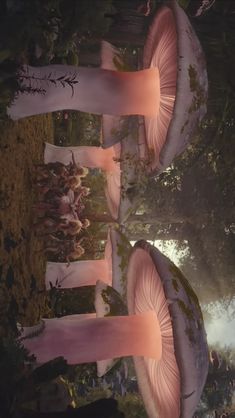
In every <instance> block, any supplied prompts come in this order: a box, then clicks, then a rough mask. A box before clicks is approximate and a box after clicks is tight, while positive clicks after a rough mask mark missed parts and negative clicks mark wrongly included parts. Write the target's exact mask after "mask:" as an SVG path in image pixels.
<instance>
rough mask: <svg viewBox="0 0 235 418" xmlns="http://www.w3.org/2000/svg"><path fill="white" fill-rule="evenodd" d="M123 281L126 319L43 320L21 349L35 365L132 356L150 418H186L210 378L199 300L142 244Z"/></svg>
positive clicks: (168, 264)
mask: <svg viewBox="0 0 235 418" xmlns="http://www.w3.org/2000/svg"><path fill="white" fill-rule="evenodd" d="M127 280H128V292H127V299H128V311H129V316H118V317H105V318H96V319H87V320H86V319H85V320H81V321H79V322H78V321H75V320H69V319H57V320H56V319H48V320H45V329H44V330H43V332H42V333H41V334H40V335H38V336H37V337H35V338H32V339H25V340H24V345H25V346H26V348H28V349H29V350H30V351H31V352H32V353H34V354H35V355H36V357H37V360H38V362H40V363H41V362H45V361H48V360H50V359H52V358H54V357H56V356H64V357H65V358H66V359H67V361H68V362H69V363H74V364H77V363H86V362H94V361H97V360H103V359H107V358H115V357H120V356H128V355H132V356H134V361H135V367H136V373H137V379H138V383H139V388H140V391H141V393H142V396H143V400H144V403H145V406H146V410H147V412H148V415H149V417H151V418H156V417H158V418H179V417H181V418H191V417H192V416H193V413H194V411H195V408H196V406H197V404H198V401H199V398H200V395H201V392H202V389H203V386H204V384H205V380H206V376H207V371H208V348H207V342H206V334H205V330H204V324H203V317H202V313H201V309H200V306H199V302H198V299H197V296H196V295H195V293H194V291H193V290H192V288H191V286H190V285H189V283H188V282H187V280H186V279H185V278H184V277H183V275H182V274H181V273H180V272H179V271H178V269H177V268H176V266H175V265H174V264H173V263H171V261H170V260H169V259H168V258H166V257H165V256H163V255H162V254H161V253H160V252H159V251H158V250H157V249H156V248H154V247H153V246H151V245H150V244H148V243H147V242H146V241H139V242H138V243H137V244H136V245H135V247H134V249H133V251H132V254H131V256H130V259H129V265H128V273H127ZM98 289H100V286H98ZM98 296H100V293H99V292H98V294H97V298H98ZM102 297H103V299H104V300H105V294H103V293H102ZM97 305H98V306H97V308H96V309H97V311H99V309H100V308H99V306H100V304H99V303H97Z"/></svg>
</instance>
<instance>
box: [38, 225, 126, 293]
mask: <svg viewBox="0 0 235 418" xmlns="http://www.w3.org/2000/svg"><path fill="white" fill-rule="evenodd" d="M130 249H131V244H130V243H129V241H128V240H127V239H126V238H125V236H124V235H123V234H122V233H121V232H120V231H119V230H117V229H115V228H112V227H110V228H109V231H108V237H107V243H106V246H105V254H104V258H103V259H100V260H79V261H73V262H71V263H70V264H69V265H68V263H58V262H54V261H48V262H47V265H46V276H45V282H46V288H47V289H48V290H49V289H50V288H51V286H55V287H57V286H58V287H61V288H73V287H80V286H92V285H93V286H94V285H95V284H96V282H97V280H102V282H104V283H106V284H107V285H109V286H112V287H113V288H114V289H115V290H116V291H117V292H119V293H120V295H122V297H124V296H125V294H126V284H125V275H126V269H127V259H128V254H129V252H130Z"/></svg>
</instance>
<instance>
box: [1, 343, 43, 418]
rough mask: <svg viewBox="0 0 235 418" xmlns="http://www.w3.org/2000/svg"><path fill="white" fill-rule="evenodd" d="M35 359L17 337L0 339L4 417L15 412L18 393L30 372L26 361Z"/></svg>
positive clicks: (2, 408) (2, 411)
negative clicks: (25, 363)
mask: <svg viewBox="0 0 235 418" xmlns="http://www.w3.org/2000/svg"><path fill="white" fill-rule="evenodd" d="M34 360H35V359H34V358H33V357H32V356H30V355H29V353H28V351H27V350H26V349H25V348H24V347H23V346H22V345H21V343H20V342H18V341H17V340H16V339H15V338H12V337H10V338H4V339H1V340H0V376H1V379H0V402H1V414H3V415H1V416H2V417H4V418H8V417H10V416H12V414H13V413H14V408H15V406H14V405H15V403H16V402H17V395H18V394H19V392H20V390H21V389H22V388H21V385H22V381H23V380H24V379H25V377H26V375H27V374H28V370H27V367H26V366H25V365H24V362H25V361H27V362H28V363H29V364H30V363H31V364H32V362H33V361H34Z"/></svg>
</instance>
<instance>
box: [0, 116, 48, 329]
mask: <svg viewBox="0 0 235 418" xmlns="http://www.w3.org/2000/svg"><path fill="white" fill-rule="evenodd" d="M44 141H48V142H53V122H52V118H51V115H43V116H39V117H32V118H27V119H24V120H22V121H19V122H15V123H13V122H9V123H6V125H4V126H0V178H1V181H0V336H1V335H5V333H6V332H8V330H9V329H10V328H12V327H14V319H15V318H17V320H18V321H19V322H21V323H23V324H28V325H30V324H33V323H35V322H37V320H38V319H39V317H40V316H41V315H42V314H43V312H45V310H46V303H45V293H44V273H45V263H46V259H45V256H44V255H43V252H42V242H41V240H40V239H38V237H36V235H35V233H34V231H33V230H32V223H33V212H32V204H33V201H34V199H35V190H34V186H33V173H34V167H33V165H34V163H35V162H41V161H43V148H44Z"/></svg>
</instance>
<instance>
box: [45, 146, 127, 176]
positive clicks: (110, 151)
mask: <svg viewBox="0 0 235 418" xmlns="http://www.w3.org/2000/svg"><path fill="white" fill-rule="evenodd" d="M71 152H72V153H73V155H74V159H75V161H76V163H79V164H80V165H81V166H83V167H88V168H100V169H102V170H104V171H115V170H119V164H118V163H117V162H115V160H114V158H115V157H116V154H115V150H114V147H110V148H107V149H103V148H101V147H93V146H92V147H89V146H77V147H60V146H57V145H52V144H49V143H46V147H45V152H44V162H45V164H47V163H49V162H55V161H60V162H61V163H63V164H69V163H70V161H71V158H72V157H71V156H72V154H71Z"/></svg>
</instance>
